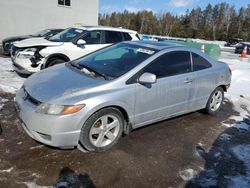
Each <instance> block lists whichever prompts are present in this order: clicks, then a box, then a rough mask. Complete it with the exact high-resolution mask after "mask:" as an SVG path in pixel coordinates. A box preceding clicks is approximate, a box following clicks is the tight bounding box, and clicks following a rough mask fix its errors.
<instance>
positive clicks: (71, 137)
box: [14, 89, 81, 148]
mask: <svg viewBox="0 0 250 188" xmlns="http://www.w3.org/2000/svg"><path fill="white" fill-rule="evenodd" d="M24 96H25V94H24V90H23V89H20V90H19V91H18V93H17V95H16V97H15V99H14V102H15V107H16V111H17V114H18V117H19V119H20V121H21V126H22V127H23V129H24V130H25V132H26V133H27V134H28V135H29V136H30V137H31V138H33V139H35V140H37V141H38V142H41V143H43V144H46V145H49V146H53V147H59V148H72V147H74V146H77V145H78V142H79V137H80V132H81V130H80V128H79V125H80V119H81V116H79V115H75V114H74V115H65V116H56V115H46V114H39V113H36V112H35V110H36V107H37V106H35V105H34V104H32V103H30V102H29V101H28V100H27V101H26V100H24V98H25V97H24ZM78 122H79V123H78Z"/></svg>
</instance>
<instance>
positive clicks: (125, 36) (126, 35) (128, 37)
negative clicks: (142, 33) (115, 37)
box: [123, 33, 132, 41]
mask: <svg viewBox="0 0 250 188" xmlns="http://www.w3.org/2000/svg"><path fill="white" fill-rule="evenodd" d="M123 36H124V40H125V41H129V40H132V37H131V36H130V35H129V34H128V33H123Z"/></svg>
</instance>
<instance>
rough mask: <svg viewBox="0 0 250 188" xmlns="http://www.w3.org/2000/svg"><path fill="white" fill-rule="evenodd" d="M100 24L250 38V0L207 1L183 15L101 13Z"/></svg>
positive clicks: (193, 35) (209, 37)
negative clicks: (240, 1)
mask: <svg viewBox="0 0 250 188" xmlns="http://www.w3.org/2000/svg"><path fill="white" fill-rule="evenodd" d="M99 25H106V26H113V27H123V28H128V29H132V30H136V31H138V32H139V33H142V34H150V35H162V36H172V37H182V38H200V39H206V40H226V41H227V40H228V39H230V38H242V39H243V40H245V41H250V4H249V5H248V6H247V7H241V8H240V9H238V10H237V9H236V8H235V7H234V6H232V5H229V4H228V3H226V2H224V3H220V4H216V5H214V6H213V5H211V4H208V5H207V7H206V8H205V9H203V10H202V9H201V8H200V7H198V8H194V9H192V10H191V11H190V10H187V11H186V13H185V14H183V15H173V14H171V13H170V12H158V13H154V12H152V11H147V10H142V11H139V12H129V11H127V10H125V11H124V12H113V13H107V14H99Z"/></svg>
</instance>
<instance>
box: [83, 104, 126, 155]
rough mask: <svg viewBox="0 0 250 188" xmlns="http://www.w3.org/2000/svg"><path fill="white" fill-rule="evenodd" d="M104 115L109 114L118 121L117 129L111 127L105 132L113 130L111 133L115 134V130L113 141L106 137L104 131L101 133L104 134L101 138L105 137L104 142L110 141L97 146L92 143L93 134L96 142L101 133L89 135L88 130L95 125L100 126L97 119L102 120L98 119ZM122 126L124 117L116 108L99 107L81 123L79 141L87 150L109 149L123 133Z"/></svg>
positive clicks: (99, 150)
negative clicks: (99, 108)
mask: <svg viewBox="0 0 250 188" xmlns="http://www.w3.org/2000/svg"><path fill="white" fill-rule="evenodd" d="M104 116H111V117H114V118H116V121H118V123H119V125H118V126H119V129H118V128H116V127H114V128H113V129H110V130H107V132H111V131H114V132H112V133H113V134H115V131H116V134H117V135H116V136H115V139H114V140H113V141H110V140H109V139H108V137H107V136H106V135H105V133H103V134H104V135H105V136H103V139H105V140H106V142H109V141H110V143H109V144H108V145H105V146H100V147H97V146H96V145H95V144H93V140H92V139H93V137H94V136H96V137H97V138H96V142H97V140H98V138H99V136H100V135H99V134H101V133H99V134H96V135H95V134H93V135H91V134H90V131H91V129H92V128H93V127H94V126H96V125H98V126H102V125H100V122H99V121H102V120H100V118H102V117H104ZM108 118H110V117H108ZM98 120H99V121H98ZM107 120H108V119H107ZM111 120H112V118H111ZM98 123H99V124H98ZM111 123H112V121H111ZM101 124H102V123H101ZM118 126H117V127H118ZM123 128H124V117H123V115H122V113H121V112H120V111H119V110H118V109H116V108H112V107H109V108H104V109H101V110H99V111H97V112H96V113H94V114H93V115H92V116H90V117H89V119H88V120H87V121H86V122H85V124H84V125H83V127H82V129H81V134H80V143H81V144H82V146H83V147H84V148H85V149H87V150H89V151H98V152H101V151H106V150H108V149H110V148H111V147H113V146H114V145H115V144H116V143H117V142H118V140H119V138H120V137H121V135H122V133H123V130H124V129H123ZM98 129H100V127H98ZM116 129H118V130H119V131H117V130H116ZM102 130H104V129H102ZM103 132H104V131H103ZM97 135H98V136H97ZM103 139H102V140H103Z"/></svg>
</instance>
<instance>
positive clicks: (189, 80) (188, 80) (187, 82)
mask: <svg viewBox="0 0 250 188" xmlns="http://www.w3.org/2000/svg"><path fill="white" fill-rule="evenodd" d="M192 82H193V80H192V79H186V80H185V81H184V83H186V84H189V83H192Z"/></svg>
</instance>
